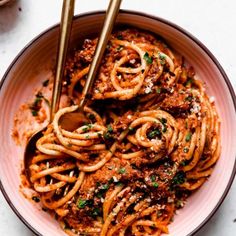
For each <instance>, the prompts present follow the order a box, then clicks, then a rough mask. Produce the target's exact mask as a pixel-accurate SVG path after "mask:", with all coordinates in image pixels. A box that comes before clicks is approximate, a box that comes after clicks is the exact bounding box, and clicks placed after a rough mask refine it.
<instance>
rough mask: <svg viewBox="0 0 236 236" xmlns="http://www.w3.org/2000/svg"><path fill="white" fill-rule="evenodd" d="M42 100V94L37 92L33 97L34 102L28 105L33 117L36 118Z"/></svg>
mask: <svg viewBox="0 0 236 236" xmlns="http://www.w3.org/2000/svg"><path fill="white" fill-rule="evenodd" d="M42 98H44V97H43V95H42V93H41V92H38V93H37V94H36V95H35V100H34V102H33V103H32V104H30V105H29V108H30V110H31V114H32V115H33V116H37V115H38V112H39V110H40V108H41V101H42Z"/></svg>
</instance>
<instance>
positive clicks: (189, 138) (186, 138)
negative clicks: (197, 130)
mask: <svg viewBox="0 0 236 236" xmlns="http://www.w3.org/2000/svg"><path fill="white" fill-rule="evenodd" d="M191 138H192V133H191V132H189V133H187V135H186V137H185V141H186V142H189V141H190V140H191Z"/></svg>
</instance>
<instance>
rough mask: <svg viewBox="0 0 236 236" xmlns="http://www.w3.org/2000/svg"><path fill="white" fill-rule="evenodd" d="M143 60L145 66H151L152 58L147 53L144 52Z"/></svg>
mask: <svg viewBox="0 0 236 236" xmlns="http://www.w3.org/2000/svg"><path fill="white" fill-rule="evenodd" d="M143 59H144V60H145V61H146V62H147V64H149V65H150V64H152V61H153V60H152V57H150V56H149V54H148V52H146V53H145V54H144V55H143Z"/></svg>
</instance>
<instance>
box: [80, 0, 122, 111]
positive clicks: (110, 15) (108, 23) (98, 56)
mask: <svg viewBox="0 0 236 236" xmlns="http://www.w3.org/2000/svg"><path fill="white" fill-rule="evenodd" d="M121 1H122V0H110V3H109V6H108V9H107V12H106V17H105V20H104V24H103V29H102V32H101V34H100V37H99V40H98V43H97V47H96V50H95V53H94V57H93V60H92V63H91V65H90V69H89V73H88V77H87V79H86V82H85V85H84V88H83V91H82V95H81V100H80V104H79V107H80V108H83V107H84V105H85V103H86V101H87V99H88V97H89V92H90V91H91V88H92V86H93V82H94V79H95V77H96V74H97V71H98V68H99V66H100V63H101V60H102V57H103V54H104V51H105V49H106V46H107V42H108V40H109V37H110V34H111V31H112V29H113V25H114V23H115V20H116V17H117V15H118V12H119V9H120V4H121Z"/></svg>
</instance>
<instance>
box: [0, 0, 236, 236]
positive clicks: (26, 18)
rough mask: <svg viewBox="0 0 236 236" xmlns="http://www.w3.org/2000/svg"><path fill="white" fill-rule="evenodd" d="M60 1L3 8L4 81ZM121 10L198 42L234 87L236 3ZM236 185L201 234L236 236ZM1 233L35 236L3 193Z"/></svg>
mask: <svg viewBox="0 0 236 236" xmlns="http://www.w3.org/2000/svg"><path fill="white" fill-rule="evenodd" d="M107 4H108V0H77V1H76V8H75V11H76V13H82V12H87V11H92V10H101V9H106V7H107ZM61 5H62V1H61V0H15V1H14V2H13V3H12V4H10V5H8V6H4V7H0V79H1V78H2V76H3V74H4V72H5V71H6V69H7V67H8V66H9V64H10V63H11V61H12V60H13V59H14V57H15V56H16V55H17V54H18V53H19V52H20V50H21V49H22V48H23V47H24V46H25V45H26V44H27V43H28V42H30V40H32V39H33V38H34V37H35V36H36V35H38V34H39V33H40V32H42V31H43V30H45V29H47V28H48V27H50V26H51V25H53V24H55V23H57V22H59V20H60V10H61ZM121 8H123V9H131V10H138V11H142V12H146V13H150V14H153V15H156V16H160V17H163V18H165V19H168V20H170V21H172V22H175V23H176V24H178V25H180V26H181V27H183V28H185V29H186V30H187V31H189V32H190V33H192V34H193V35H195V36H196V37H197V38H198V39H200V40H201V41H202V42H203V43H204V44H205V45H206V46H207V47H208V48H209V49H210V50H211V52H212V53H213V54H214V55H215V56H216V58H217V59H218V60H219V62H220V63H221V65H222V66H223V68H224V69H225V71H226V73H227V75H228V77H229V79H230V81H231V83H232V85H233V86H234V89H236V56H235V55H236V1H235V0H227V1H226V0H198V1H190V0H178V1H177V0H162V1H158V0H123V2H122V6H121ZM234 220H235V221H236V181H234V183H233V185H232V187H231V189H230V191H229V193H228V195H227V197H226V199H225V200H224V202H223V204H222V205H221V207H220V208H219V210H218V211H217V213H216V214H215V215H214V216H213V217H212V219H211V220H210V221H209V222H208V223H207V224H206V225H205V226H204V227H203V228H202V229H201V230H200V231H199V232H198V233H197V234H196V235H197V236H211V235H214V236H222V235H224V236H233V235H236V222H234ZM0 235H1V236H6V235H7V236H18V235H22V236H33V233H32V232H31V231H30V230H28V228H27V227H26V226H25V225H24V224H23V223H22V222H21V221H20V220H19V219H18V218H17V216H16V215H15V214H14V213H13V211H12V210H11V208H10V207H9V206H8V204H7V203H6V201H5V199H4V197H3V195H2V193H0Z"/></svg>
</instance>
